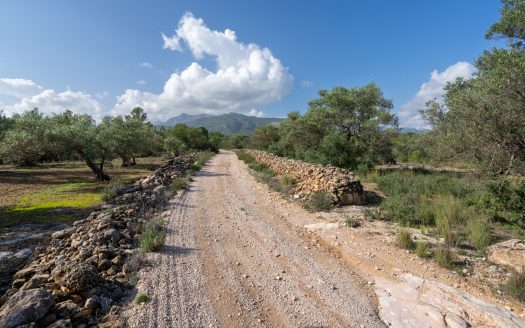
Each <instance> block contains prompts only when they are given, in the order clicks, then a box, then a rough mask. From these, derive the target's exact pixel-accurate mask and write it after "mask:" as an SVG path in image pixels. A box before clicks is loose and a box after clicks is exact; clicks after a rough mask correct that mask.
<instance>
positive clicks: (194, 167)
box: [190, 163, 202, 172]
mask: <svg viewBox="0 0 525 328" xmlns="http://www.w3.org/2000/svg"><path fill="white" fill-rule="evenodd" d="M201 169H202V166H201V165H199V164H197V163H193V164H191V165H190V170H191V171H193V172H199V171H200V170H201Z"/></svg>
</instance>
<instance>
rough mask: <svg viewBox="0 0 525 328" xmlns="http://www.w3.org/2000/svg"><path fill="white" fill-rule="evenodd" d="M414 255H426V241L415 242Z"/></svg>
mask: <svg viewBox="0 0 525 328" xmlns="http://www.w3.org/2000/svg"><path fill="white" fill-rule="evenodd" d="M416 255H417V256H419V257H427V256H428V255H429V254H428V245H427V243H425V242H422V241H417V242H416Z"/></svg>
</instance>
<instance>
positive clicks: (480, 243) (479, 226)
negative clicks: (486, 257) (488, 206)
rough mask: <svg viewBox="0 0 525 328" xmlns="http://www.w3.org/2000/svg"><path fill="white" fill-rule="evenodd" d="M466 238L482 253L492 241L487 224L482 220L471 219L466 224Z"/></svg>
mask: <svg viewBox="0 0 525 328" xmlns="http://www.w3.org/2000/svg"><path fill="white" fill-rule="evenodd" d="M467 231H468V238H469V240H470V241H471V242H472V243H473V244H474V246H476V248H477V249H478V250H480V251H482V252H484V251H485V250H486V249H487V247H488V246H489V245H490V242H491V241H492V236H491V234H490V227H489V222H488V221H487V220H484V219H471V220H469V222H468V224H467Z"/></svg>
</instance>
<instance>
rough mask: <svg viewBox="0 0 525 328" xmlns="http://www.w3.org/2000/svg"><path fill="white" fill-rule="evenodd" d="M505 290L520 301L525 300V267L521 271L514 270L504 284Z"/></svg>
mask: <svg viewBox="0 0 525 328" xmlns="http://www.w3.org/2000/svg"><path fill="white" fill-rule="evenodd" d="M504 289H505V291H506V292H507V294H509V295H510V296H512V297H514V298H515V299H517V300H518V301H520V302H525V268H523V269H522V270H521V272H517V271H515V272H513V273H512V275H511V276H510V278H509V280H508V281H507V283H506V284H505V286H504Z"/></svg>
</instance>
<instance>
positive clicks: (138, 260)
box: [125, 253, 149, 272]
mask: <svg viewBox="0 0 525 328" xmlns="http://www.w3.org/2000/svg"><path fill="white" fill-rule="evenodd" d="M125 265H126V271H128V272H139V270H140V269H142V268H144V267H146V266H148V265H149V262H148V260H147V259H146V257H145V256H144V254H142V253H134V254H133V255H131V256H129V257H128V258H127V259H126V263H125Z"/></svg>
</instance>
